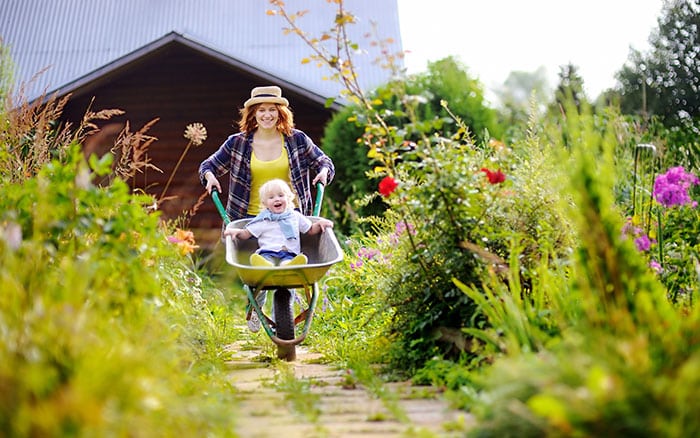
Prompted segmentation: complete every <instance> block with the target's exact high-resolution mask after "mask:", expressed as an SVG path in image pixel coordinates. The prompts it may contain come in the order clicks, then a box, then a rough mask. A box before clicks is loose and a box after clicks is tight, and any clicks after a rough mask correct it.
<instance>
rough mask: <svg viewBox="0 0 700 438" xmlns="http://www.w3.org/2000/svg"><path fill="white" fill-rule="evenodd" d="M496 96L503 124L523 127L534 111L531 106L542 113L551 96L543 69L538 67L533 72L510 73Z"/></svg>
mask: <svg viewBox="0 0 700 438" xmlns="http://www.w3.org/2000/svg"><path fill="white" fill-rule="evenodd" d="M496 94H497V96H498V99H499V101H500V112H501V114H502V118H503V120H504V122H505V123H504V124H505V125H506V126H509V127H513V126H524V125H525V124H527V121H528V118H529V115H530V113H531V112H532V110H533V109H534V108H532V106H533V105H535V106H536V107H537V109H538V110H541V111H542V112H543V111H544V106H545V102H547V101H548V100H549V96H550V95H551V90H550V86H549V84H548V83H547V73H546V70H545V68H544V67H540V68H538V69H537V70H536V71H534V72H525V71H513V72H511V73H510V74H509V75H508V78H507V79H506V80H505V82H504V83H503V85H502V86H501V88H500V89H499V90H497V91H496Z"/></svg>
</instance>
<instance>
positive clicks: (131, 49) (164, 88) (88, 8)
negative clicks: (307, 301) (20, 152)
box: [0, 0, 401, 246]
mask: <svg viewBox="0 0 700 438" xmlns="http://www.w3.org/2000/svg"><path fill="white" fill-rule="evenodd" d="M397 1H398V0H382V1H380V2H365V1H363V0H346V1H345V2H344V5H345V8H346V9H347V10H349V11H351V12H352V13H353V14H354V15H356V16H357V17H358V18H359V21H358V23H357V24H355V25H352V26H350V27H349V29H350V30H351V35H350V37H351V39H352V40H353V41H356V42H358V43H359V44H360V46H364V47H363V49H365V50H367V52H366V53H362V54H358V56H357V57H356V58H355V59H354V61H355V65H356V66H357V69H358V72H359V75H360V81H361V83H362V86H363V87H364V88H365V89H367V90H369V89H372V88H374V87H376V86H379V85H381V84H383V83H385V82H386V81H387V80H388V79H389V74H390V73H389V72H388V71H386V70H383V69H382V68H380V67H379V66H378V65H377V64H375V63H374V60H375V59H376V58H377V57H378V56H379V55H380V54H379V53H378V50H379V48H376V47H373V46H372V45H371V44H370V41H369V40H368V39H367V37H366V36H365V35H366V34H368V33H371V32H372V29H375V28H376V29H377V32H378V33H379V34H380V35H381V37H383V38H386V37H391V38H393V39H394V40H395V47H393V48H392V50H393V51H394V52H399V51H400V50H401V43H400V30H399V24H398V10H397ZM285 3H286V9H287V10H288V11H289V12H297V11H300V10H308V13H307V14H306V15H304V16H303V18H302V19H300V20H299V25H300V26H301V27H302V28H303V29H304V30H305V31H307V32H308V33H309V34H310V35H316V36H318V35H320V34H321V32H322V31H325V30H328V29H330V28H332V26H333V21H334V18H335V13H336V9H335V5H334V4H332V3H329V2H326V1H321V0H287V1H286V2H285ZM273 8H274V7H273V6H271V5H270V4H269V2H268V1H266V0H200V1H196V2H194V1H184V0H163V1H153V0H122V1H120V2H113V1H108V0H91V1H84V0H64V1H61V2H49V1H44V0H4V1H3V2H2V3H0V38H2V44H3V45H4V46H6V47H8V48H9V52H10V56H11V58H12V60H13V61H14V63H15V64H16V67H17V71H16V74H15V80H16V82H17V83H18V84H21V85H23V86H24V94H25V97H26V98H27V99H28V100H30V101H31V100H35V99H40V98H43V96H59V97H60V96H65V95H70V100H69V102H68V105H67V106H66V107H65V110H64V112H63V120H62V121H63V122H71V123H73V124H75V123H78V122H79V121H80V120H81V119H82V117H83V115H84V114H85V112H86V110H88V109H91V110H92V111H96V110H101V109H121V110H123V111H125V114H124V115H122V116H118V117H115V118H112V119H110V120H109V121H107V122H106V123H105V124H104V126H102V130H101V132H100V134H99V135H98V136H97V137H95V138H92V139H88V141H87V142H86V144H85V147H86V148H87V152H95V153H104V152H105V151H107V150H109V149H110V148H111V145H112V144H113V141H114V138H115V137H116V135H117V134H118V133H119V132H120V131H121V130H122V129H123V128H124V126H125V125H126V123H128V124H129V127H130V131H131V132H134V131H137V130H138V129H140V128H141V127H143V126H144V125H145V124H147V123H149V122H151V121H153V120H155V119H157V122H155V124H154V125H153V126H152V127H151V128H150V129H149V131H148V132H147V134H148V135H151V136H153V137H155V138H157V140H156V141H155V142H153V143H152V144H151V146H150V147H149V150H148V154H149V158H150V159H151V161H152V164H153V165H154V166H156V167H158V168H159V169H160V170H162V173H160V172H156V171H153V170H148V171H146V172H144V173H142V174H139V175H138V176H137V177H136V178H135V180H134V181H133V183H134V185H135V187H137V188H140V189H144V190H146V191H147V192H148V193H152V194H154V195H155V196H156V197H158V196H160V194H161V192H162V190H163V189H164V187H165V185H166V183H167V180H168V179H169V177H170V176H171V174H172V172H173V170H174V169H175V166H176V163H177V162H178V160H179V159H180V157H181V156H182V154H183V152H184V150H185V147H186V146H187V140H186V139H185V138H184V137H183V134H184V131H185V128H186V126H187V125H188V124H190V123H194V122H199V123H202V124H203V125H204V126H205V127H206V129H207V133H208V136H207V140H206V141H205V142H204V144H203V145H201V146H198V147H192V148H190V149H189V150H188V152H187V154H186V156H185V159H184V160H183V161H182V163H181V164H180V166H179V168H178V170H177V172H176V173H175V174H174V175H173V179H172V182H171V184H170V186H169V187H168V190H167V193H166V194H165V195H166V197H167V198H169V200H168V201H166V202H163V203H162V204H161V206H160V208H161V210H162V212H163V215H164V217H165V218H176V217H180V216H182V215H183V212H185V211H188V210H190V209H191V208H192V207H193V206H194V205H195V203H196V201H197V200H198V199H199V198H200V196H201V195H202V194H203V193H204V189H203V187H202V186H201V185H200V183H199V180H198V175H197V169H198V166H199V163H200V162H201V161H202V160H203V159H204V158H206V157H207V156H208V155H210V154H211V153H212V152H214V151H215V150H216V149H217V148H218V147H219V145H220V144H221V143H222V142H223V141H224V140H225V139H226V137H227V136H228V135H230V134H232V133H234V132H236V130H237V129H236V124H237V121H238V110H239V108H240V107H241V106H242V105H243V102H244V101H245V100H246V99H247V98H248V97H249V95H250V90H251V89H252V88H253V87H255V86H259V85H269V84H275V85H279V86H280V87H281V88H282V89H283V94H284V96H285V97H286V98H287V99H288V100H289V101H290V107H291V108H292V110H293V111H294V114H295V122H296V125H297V127H298V128H299V129H302V130H304V131H305V132H307V133H308V134H309V135H310V136H311V137H312V138H313V139H314V140H315V141H316V143H317V144H320V139H321V137H322V135H323V129H324V126H325V124H326V122H327V121H328V120H329V118H330V117H331V116H332V113H333V111H334V110H337V109H338V108H339V106H338V105H342V102H340V103H336V104H335V105H334V106H331V107H326V105H325V103H326V101H327V99H328V98H330V97H337V96H338V95H339V91H340V86H339V85H338V84H337V83H335V82H332V81H328V80H323V76H327V75H328V74H329V71H328V70H324V68H325V67H323V68H319V67H317V66H316V65H314V64H313V63H311V64H302V62H301V60H302V59H303V58H306V57H308V56H309V54H310V53H311V49H310V48H309V47H308V46H306V44H305V43H304V42H303V41H302V40H301V39H300V38H299V37H298V36H295V35H293V34H287V33H285V32H284V31H283V28H284V27H286V23H285V22H284V21H283V19H282V17H279V16H274V15H268V14H267V12H266V11H267V10H268V9H273ZM339 165H342V164H340V163H339ZM222 185H223V187H224V188H225V186H226V181H224V180H222ZM225 195H226V194H225V193H224V194H222V196H223V197H222V199H225ZM188 225H189V227H190V228H191V229H193V230H194V231H195V235H196V237H197V240H198V243H200V244H201V245H203V246H206V245H208V244H210V243H212V242H215V241H216V240H217V239H218V236H219V231H220V226H221V218H220V217H219V216H218V214H217V212H216V209H215V208H214V205H213V203H212V202H210V201H209V200H207V202H204V203H203V204H202V205H201V206H200V207H199V209H198V210H197V213H196V214H195V215H194V216H192V217H191V219H190V222H189V224H188Z"/></svg>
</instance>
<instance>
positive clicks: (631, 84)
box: [616, 0, 700, 124]
mask: <svg viewBox="0 0 700 438" xmlns="http://www.w3.org/2000/svg"><path fill="white" fill-rule="evenodd" d="M699 31H700V1H699V0H669V1H667V2H664V9H663V11H662V15H661V17H660V18H659V20H658V29H657V30H656V31H655V32H654V33H652V35H651V36H650V38H649V42H650V44H651V49H650V51H649V53H646V54H643V53H641V52H639V51H638V50H634V49H633V50H632V52H631V53H630V57H629V60H628V63H627V64H626V65H625V66H623V68H622V69H621V70H620V71H619V72H618V73H617V75H616V78H617V80H618V82H619V87H618V89H617V90H616V91H617V92H618V93H619V98H620V108H621V110H622V112H623V113H625V114H642V115H644V116H647V115H649V116H659V117H660V118H661V119H662V120H664V121H665V122H669V123H672V124H677V123H678V122H680V121H681V120H683V119H692V118H697V117H698V116H700V61H699V59H700V39H699V38H698V32H699Z"/></svg>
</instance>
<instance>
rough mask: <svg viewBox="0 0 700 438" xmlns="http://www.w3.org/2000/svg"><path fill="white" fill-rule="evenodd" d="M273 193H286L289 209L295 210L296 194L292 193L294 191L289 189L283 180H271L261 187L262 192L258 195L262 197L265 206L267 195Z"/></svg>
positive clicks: (261, 200)
mask: <svg viewBox="0 0 700 438" xmlns="http://www.w3.org/2000/svg"><path fill="white" fill-rule="evenodd" d="M273 191H281V192H282V193H284V195H285V197H286V198H287V203H288V204H289V207H290V208H294V192H292V189H291V188H290V187H289V184H287V183H286V182H285V181H284V180H281V179H271V180H269V181H267V182H266V183H265V184H263V185H261V186H260V191H259V192H258V193H259V195H260V202H261V203H262V204H263V206H264V205H265V199H267V195H268V194H270V193H271V192H273Z"/></svg>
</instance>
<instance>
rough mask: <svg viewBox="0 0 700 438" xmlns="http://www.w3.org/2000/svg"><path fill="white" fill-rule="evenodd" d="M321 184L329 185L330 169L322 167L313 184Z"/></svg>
mask: <svg viewBox="0 0 700 438" xmlns="http://www.w3.org/2000/svg"><path fill="white" fill-rule="evenodd" d="M316 183H321V184H323V185H324V186H325V185H326V184H328V168H327V167H322V168H321V170H320V171H319V172H318V175H316V178H314V180H313V181H312V184H316Z"/></svg>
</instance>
